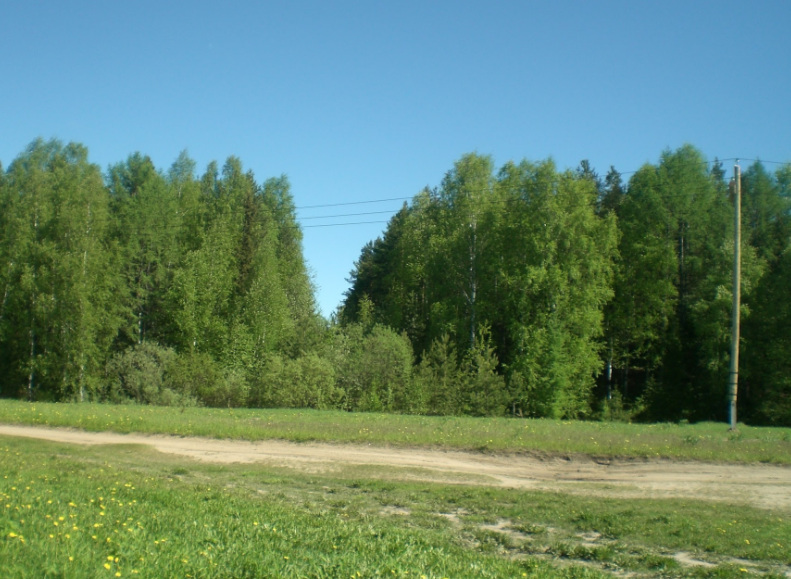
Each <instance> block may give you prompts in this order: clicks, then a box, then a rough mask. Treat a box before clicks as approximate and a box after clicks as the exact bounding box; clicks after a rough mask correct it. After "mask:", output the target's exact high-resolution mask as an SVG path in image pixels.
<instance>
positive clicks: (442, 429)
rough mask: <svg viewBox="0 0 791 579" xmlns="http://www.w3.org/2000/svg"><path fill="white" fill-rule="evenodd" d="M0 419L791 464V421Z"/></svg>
mask: <svg viewBox="0 0 791 579" xmlns="http://www.w3.org/2000/svg"><path fill="white" fill-rule="evenodd" d="M0 423H6V424H27V425H38V426H60V427H72V428H79V429H83V430H89V431H112V432H121V433H128V432H141V433H148V434H173V435H179V436H204V437H212V438H229V439H243V440H265V439H282V440H290V441H295V442H310V441H315V442H335V443H362V444H374V445H392V446H421V447H435V448H443V449H459V450H480V451H493V452H534V453H546V454H562V455H574V454H587V455H593V456H601V457H624V458H630V457H633V458H671V459H680V460H703V461H717V462H767V463H776V464H791V428H766V427H749V426H743V425H742V426H740V428H739V430H738V431H737V432H728V428H727V425H725V424H721V423H699V424H673V423H661V424H625V423H618V422H582V421H558V420H548V419H514V418H474V417H461V416H412V415H400V414H376V413H349V412H341V411H319V410H282V409H281V410H278V409H265V410H262V409H214V408H183V409H182V408H172V407H158V406H142V405H131V404H130V405H108V404H55V403H40V402H37V403H32V404H31V403H28V402H20V401H16V400H0Z"/></svg>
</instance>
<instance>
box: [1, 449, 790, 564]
mask: <svg viewBox="0 0 791 579" xmlns="http://www.w3.org/2000/svg"><path fill="white" fill-rule="evenodd" d="M0 464H2V476H0V562H2V568H3V570H4V576H6V577H13V578H27V577H30V578H33V577H35V578H42V577H47V578H56V577H57V578H83V577H85V578H91V577H97V578H108V579H109V578H112V577H116V576H120V577H152V578H154V577H168V578H170V577H200V578H203V577H206V578H208V577H212V578H215V577H216V578H220V577H223V578H224V577H228V578H231V577H233V578H237V577H238V578H247V577H249V578H253V577H256V578H257V577H315V578H318V577H333V578H334V577H355V578H356V577H384V576H387V577H414V578H420V577H423V576H425V577H426V578H438V577H448V578H450V577H454V578H455V577H523V576H530V577H547V578H555V577H557V578H564V579H587V578H591V579H594V578H598V577H603V576H606V575H608V574H609V573H608V572H618V573H631V574H634V575H635V576H638V577H679V578H685V577H701V578H702V577H717V578H736V577H742V578H743V577H745V576H746V575H748V576H756V577H757V576H763V577H780V576H781V573H782V572H783V571H784V569H785V567H784V566H786V565H789V564H791V548H789V545H791V525H790V524H789V514H790V513H786V512H779V511H778V512H772V511H764V510H758V509H754V508H750V507H744V506H734V505H728V504H722V503H716V504H712V503H708V502H703V501H682V500H649V499H641V500H630V501H624V500H616V499H603V498H598V497H584V496H574V495H564V494H560V493H549V492H524V491H515V490H509V489H500V488H485V487H476V486H468V485H458V484H456V485H443V484H428V483H405V482H397V481H393V480H382V479H378V480H376V479H371V478H369V477H368V476H367V475H369V474H370V473H369V472H368V471H366V470H364V469H358V468H355V467H350V468H348V469H346V470H345V471H343V472H339V473H334V474H333V475H332V476H325V475H320V474H312V475H305V474H300V473H294V472H293V471H289V470H286V469H278V468H272V467H265V466H260V465H232V466H218V465H207V464H203V463H198V462H193V461H189V460H187V459H174V458H173V457H171V456H167V455H163V454H160V453H157V452H156V451H153V450H151V449H149V448H145V447H139V446H133V445H116V446H107V447H87V448H86V447H79V446H69V445H63V444H57V443H49V442H41V441H30V440H25V439H15V438H10V437H0ZM361 475H365V476H364V477H363V476H361ZM492 529H499V530H492ZM591 541H592V542H591ZM678 551H685V552H688V553H690V554H691V555H692V556H694V557H695V558H696V559H700V560H704V561H707V562H709V563H710V564H711V565H713V566H712V567H708V568H702V567H688V566H684V565H682V564H680V563H678V562H677V561H676V560H675V559H674V558H673V555H674V553H676V552H678ZM119 573H120V575H116V574H119Z"/></svg>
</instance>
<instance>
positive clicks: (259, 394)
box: [250, 352, 343, 410]
mask: <svg viewBox="0 0 791 579" xmlns="http://www.w3.org/2000/svg"><path fill="white" fill-rule="evenodd" d="M251 381H252V386H251V392H250V402H251V404H252V405H253V406H256V407H260V408H316V409H319V410H326V409H330V408H339V407H340V406H341V404H342V402H343V390H341V389H340V388H338V387H337V386H336V380H335V368H334V367H333V365H332V363H331V362H330V361H328V360H326V359H325V358H322V357H320V356H319V355H318V354H316V353H315V352H310V353H309V354H306V355H304V356H301V357H299V358H295V359H288V358H283V357H282V356H280V355H278V354H271V355H270V356H268V357H267V359H266V361H265V363H264V366H263V368H261V370H260V371H258V372H256V373H255V374H254V376H253V377H252V378H251Z"/></svg>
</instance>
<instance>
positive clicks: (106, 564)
mask: <svg viewBox="0 0 791 579" xmlns="http://www.w3.org/2000/svg"><path fill="white" fill-rule="evenodd" d="M111 566H112V565H110V564H109V563H105V564H104V568H105V569H109V568H110V567H111Z"/></svg>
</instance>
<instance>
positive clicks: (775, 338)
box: [340, 145, 791, 424]
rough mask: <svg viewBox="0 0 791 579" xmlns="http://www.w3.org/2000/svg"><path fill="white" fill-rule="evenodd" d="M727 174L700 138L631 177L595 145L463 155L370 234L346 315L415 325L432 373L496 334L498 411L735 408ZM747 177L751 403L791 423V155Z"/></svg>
mask: <svg viewBox="0 0 791 579" xmlns="http://www.w3.org/2000/svg"><path fill="white" fill-rule="evenodd" d="M724 176H725V171H724V169H723V167H722V164H721V163H720V162H717V161H716V160H715V161H714V162H708V161H707V160H706V159H705V158H704V157H703V155H702V154H701V153H700V151H698V150H697V149H695V148H694V147H692V146H689V145H686V146H683V147H681V148H679V149H677V150H675V151H665V152H664V153H662V155H661V156H660V159H659V162H658V163H656V164H646V165H644V166H643V167H641V168H640V169H639V170H638V171H636V172H635V173H634V174H632V175H631V177H630V178H629V179H628V182H624V181H623V179H622V176H621V174H619V173H618V172H617V171H616V170H615V169H614V168H612V167H611V168H610V170H609V171H608V173H607V174H606V176H605V177H604V178H600V176H599V175H598V174H597V173H596V172H595V171H594V170H593V169H592V168H591V167H590V164H589V163H588V162H586V161H583V162H582V163H581V164H580V166H579V167H578V168H577V169H576V170H574V171H569V170H566V171H561V170H558V168H557V167H556V166H555V164H554V163H553V162H552V161H551V160H547V161H542V162H537V163H536V162H529V161H522V162H521V163H518V164H517V163H513V162H509V163H506V164H505V165H504V166H503V167H501V168H499V169H497V170H495V167H494V165H493V162H492V160H491V158H490V157H487V156H481V155H477V154H470V155H465V156H464V157H462V158H461V159H460V160H459V161H458V162H456V164H455V165H454V167H453V169H451V170H450V171H449V172H448V173H447V174H446V175H445V178H444V179H443V181H442V183H441V185H440V186H439V187H436V188H434V189H428V188H427V189H425V190H424V191H422V192H421V193H420V194H418V195H417V196H415V198H414V199H413V200H412V202H411V203H410V204H408V205H405V206H404V207H403V209H402V210H401V211H400V212H399V213H398V214H397V215H396V216H394V217H393V219H392V220H391V221H390V223H389V225H388V227H387V230H386V231H385V232H384V234H383V236H382V237H380V238H379V239H377V240H375V241H373V242H371V243H369V244H367V245H366V246H365V247H364V248H363V250H362V252H361V255H360V258H359V259H358V261H357V262H356V264H355V267H354V270H353V271H352V273H351V278H350V280H349V281H350V282H351V288H350V289H349V291H348V293H347V295H346V299H345V302H344V304H343V307H342V309H341V311H340V317H341V319H342V320H343V321H344V323H350V322H355V321H359V320H360V319H361V318H364V317H370V318H372V319H373V320H375V322H376V323H379V324H382V325H384V326H387V327H391V328H394V329H396V330H397V331H400V332H404V333H405V334H406V336H407V337H408V338H409V340H410V342H411V344H413V346H414V348H415V352H416V353H422V354H420V355H421V367H424V366H426V365H427V366H428V367H431V368H432V369H433V370H432V372H433V373H434V383H439V382H441V381H442V377H443V376H445V375H446V374H447V373H446V371H445V370H444V368H445V367H446V366H445V364H447V363H448V362H450V363H455V361H457V360H459V359H460V358H461V359H463V358H464V356H465V355H466V354H464V353H465V352H470V351H474V350H475V349H476V348H478V349H480V348H481V347H482V346H481V344H483V345H484V346H483V347H485V349H486V351H487V352H489V354H488V355H489V360H490V364H493V365H494V366H495V367H496V375H497V376H498V377H501V378H502V382H501V384H500V385H499V386H498V387H497V388H496V389H495V390H497V392H498V394H497V396H496V397H495V398H496V399H497V402H496V403H495V404H494V405H493V406H491V407H487V408H488V411H491V412H492V413H500V412H508V413H512V414H518V415H527V416H551V417H558V418H560V417H592V416H600V417H610V418H622V419H633V418H634V419H643V420H684V419H686V420H722V419H724V418H725V413H726V393H727V383H728V364H729V345H730V320H731V299H732V285H733V284H732V263H733V235H734V224H733V203H732V199H731V192H730V189H729V184H728V183H726V181H725V178H724ZM742 191H743V233H742V239H743V249H742V288H743V289H742V292H743V301H742V309H741V316H742V328H743V332H742V343H741V348H742V356H741V374H740V378H739V379H740V391H739V406H740V416H741V417H743V418H744V419H746V420H748V421H751V422H754V423H775V424H791V356H789V355H788V352H789V351H791V350H789V346H791V304H789V301H790V300H789V298H791V289H789V288H791V247H790V242H791V165H790V164H785V165H781V166H779V167H778V168H777V169H776V171H774V172H770V171H768V170H767V169H766V168H765V166H764V165H763V164H762V163H760V162H754V163H753V164H752V165H750V166H749V167H748V168H747V170H746V171H745V172H744V175H743V179H742ZM450 390H451V391H452V390H453V387H450ZM452 397H453V395H451V398H452ZM462 398H463V397H462ZM453 406H454V405H453V403H450V404H449V406H445V407H444V408H446V409H447V410H445V411H451V412H465V411H469V410H470V408H469V407H468V406H464V404H459V403H456V406H455V410H450V408H451V407H453ZM441 407H443V406H442V404H440V403H439V402H435V403H433V404H432V405H431V408H432V409H433V410H436V409H438V408H441Z"/></svg>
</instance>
